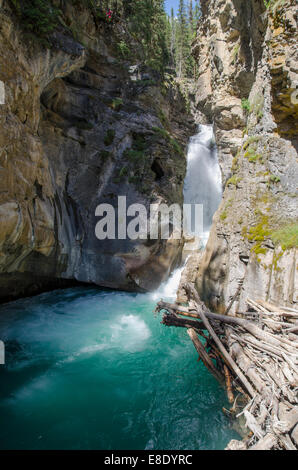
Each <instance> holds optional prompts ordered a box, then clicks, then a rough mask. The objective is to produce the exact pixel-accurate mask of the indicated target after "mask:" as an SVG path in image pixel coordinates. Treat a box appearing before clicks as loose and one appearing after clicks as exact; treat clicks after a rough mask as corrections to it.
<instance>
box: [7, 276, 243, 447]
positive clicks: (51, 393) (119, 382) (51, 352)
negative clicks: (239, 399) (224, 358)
mask: <svg viewBox="0 0 298 470" xmlns="http://www.w3.org/2000/svg"><path fill="white" fill-rule="evenodd" d="M178 278H179V275H178V272H176V273H175V274H174V275H173V277H172V279H171V281H170V283H169V286H168V288H166V287H164V289H165V290H164V292H167V293H168V294H169V293H173V292H174V291H175V290H176V286H177V279H178ZM171 285H172V287H171ZM155 304H156V302H155V300H153V299H152V296H151V294H128V293H123V292H111V291H101V290H98V289H94V288H81V287H79V288H74V289H66V290H61V291H54V292H51V293H46V294H42V295H40V296H37V297H33V298H31V299H30V298H28V299H22V300H19V301H16V302H11V303H9V304H6V305H2V306H0V338H1V339H3V340H4V342H5V344H6V347H7V351H6V352H7V354H6V358H7V363H6V365H5V366H4V367H3V366H1V368H0V383H1V388H0V413H1V418H2V422H3V423H5V426H1V427H0V446H1V448H2V449H115V450H117V449H145V448H147V449H198V448H200V449H215V448H218V449H220V448H224V447H225V445H226V444H227V442H228V441H229V440H230V439H231V438H233V437H237V434H236V433H235V432H234V431H232V430H231V429H230V425H229V421H228V420H227V419H226V418H225V416H224V415H223V413H222V412H221V409H222V406H227V403H226V397H225V392H224V390H223V389H221V388H220V387H219V386H218V384H217V383H216V381H215V380H214V379H213V377H212V376H211V375H210V374H209V373H208V371H207V370H206V369H205V368H204V366H203V365H202V364H201V363H198V362H197V361H196V359H197V354H196V352H195V349H194V348H193V346H192V344H191V342H190V341H189V338H188V336H187V334H186V332H185V331H184V330H183V329H179V328H166V327H165V326H163V325H161V324H160V320H159V319H158V318H156V317H155V316H154V314H153V311H154V308H155ZM21 364H25V367H20V365H21Z"/></svg>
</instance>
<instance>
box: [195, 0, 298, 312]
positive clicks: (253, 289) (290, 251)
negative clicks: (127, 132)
mask: <svg viewBox="0 0 298 470" xmlns="http://www.w3.org/2000/svg"><path fill="white" fill-rule="evenodd" d="M201 6H202V19H201V21H200V22H199V29H198V31H197V37H196V40H195V41H194V44H193V54H194V56H195V58H196V61H197V63H198V70H199V76H198V78H197V81H196V83H197V86H196V97H195V106H196V109H197V110H198V111H199V113H200V114H201V116H203V118H202V119H204V121H206V119H207V121H209V122H214V125H215V131H216V140H217V145H218V151H219V160H220V165H221V169H222V174H223V181H224V187H225V189H224V195H223V200H222V203H221V205H220V208H219V209H218V211H217V212H216V214H215V216H214V219H213V226H212V230H211V233H210V238H209V241H208V244H207V247H206V249H205V251H204V254H203V256H202V258H201V259H200V263H199V268H198V271H197V275H196V286H197V289H198V291H199V293H200V295H201V297H202V299H203V300H204V301H205V302H207V303H208V304H209V306H210V307H211V308H212V309H214V310H217V311H221V312H224V311H226V309H227V308H228V307H229V305H230V303H231V302H232V301H233V300H234V299H235V301H234V303H233V305H232V307H231V312H235V311H236V310H237V311H242V309H244V307H245V302H246V299H247V297H250V298H252V299H263V300H267V301H272V302H275V303H278V304H281V305H288V306H289V305H292V304H293V303H296V302H297V288H298V286H297V236H298V235H297V233H298V225H297V222H298V217H297V216H298V205H297V182H298V165H297V112H298V106H297V102H298V101H297V88H296V87H297V85H298V75H297V63H298V60H297V59H298V57H297V40H296V38H297V10H296V2H295V1H280V0H279V1H275V2H274V1H272V2H271V3H270V6H269V5H268V4H267V8H266V6H265V2H264V1H263V0H250V1H247V0H224V1H223V0H202V1H201Z"/></svg>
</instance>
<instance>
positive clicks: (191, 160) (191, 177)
mask: <svg viewBox="0 0 298 470" xmlns="http://www.w3.org/2000/svg"><path fill="white" fill-rule="evenodd" d="M183 195H184V203H185V204H202V205H203V233H202V234H201V237H200V240H198V242H197V243H196V244H195V245H194V246H193V247H192V249H194V250H198V249H199V248H201V247H205V246H206V243H207V241H208V237H209V232H210V228H211V225H212V218H213V215H214V213H215V212H216V210H217V208H218V206H219V204H220V201H221V197H222V180H221V171H220V167H219V163H218V158H217V150H216V145H215V138H214V133H213V126H212V125H211V124H209V125H203V124H202V125H200V126H199V132H198V133H197V134H196V135H194V136H192V137H191V138H190V142H189V145H188V152H187V171H186V177H185V180H184V189H183ZM193 225H194V220H191V221H188V222H187V226H188V227H189V229H191V227H193ZM193 228H194V227H193ZM189 231H190V230H189ZM186 262H187V259H186V261H185V263H184V264H183V266H182V267H180V268H178V269H176V270H175V271H174V272H173V273H172V275H171V276H170V277H169V279H168V280H167V281H166V282H164V283H163V284H162V285H161V286H160V288H159V289H158V290H157V291H155V292H154V293H153V294H152V296H153V299H154V300H156V299H159V298H175V296H176V292H177V289H178V287H179V282H180V278H181V274H182V271H183V269H184V267H185V264H186Z"/></svg>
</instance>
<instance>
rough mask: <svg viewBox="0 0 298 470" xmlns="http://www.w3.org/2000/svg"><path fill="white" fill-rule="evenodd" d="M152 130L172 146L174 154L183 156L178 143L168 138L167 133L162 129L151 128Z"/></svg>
mask: <svg viewBox="0 0 298 470" xmlns="http://www.w3.org/2000/svg"><path fill="white" fill-rule="evenodd" d="M152 130H153V131H154V132H155V133H156V134H158V135H160V136H161V137H162V138H163V139H165V140H167V141H168V142H169V143H170V145H171V146H172V148H173V150H174V152H176V153H179V155H181V156H183V155H184V152H183V150H182V148H181V147H180V145H179V143H178V142H177V140H176V139H173V137H171V136H170V134H169V133H168V131H166V130H165V129H162V128H161V127H152Z"/></svg>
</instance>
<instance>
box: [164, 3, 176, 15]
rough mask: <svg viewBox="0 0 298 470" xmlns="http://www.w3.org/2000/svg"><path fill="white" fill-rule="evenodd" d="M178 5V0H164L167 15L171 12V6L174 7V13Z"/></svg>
mask: <svg viewBox="0 0 298 470" xmlns="http://www.w3.org/2000/svg"><path fill="white" fill-rule="evenodd" d="M178 6H179V0H165V7H166V12H167V13H168V15H170V14H171V8H174V13H177V10H178Z"/></svg>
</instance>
